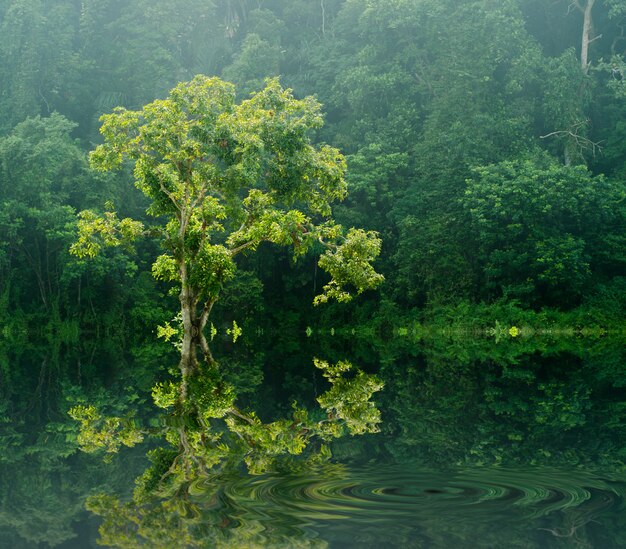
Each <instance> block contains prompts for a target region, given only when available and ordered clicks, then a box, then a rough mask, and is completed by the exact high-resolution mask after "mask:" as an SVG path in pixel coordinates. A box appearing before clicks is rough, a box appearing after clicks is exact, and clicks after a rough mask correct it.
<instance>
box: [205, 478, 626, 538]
mask: <svg viewBox="0 0 626 549" xmlns="http://www.w3.org/2000/svg"><path fill="white" fill-rule="evenodd" d="M199 491H200V490H199ZM625 493H626V477H624V478H608V477H603V476H602V475H599V474H594V473H588V472H582V471H561V470H556V469H526V470H519V469H516V470H513V469H503V468H481V469H466V470H464V469H458V470H448V471H432V470H420V469H419V468H417V467H407V466H401V467H400V466H395V467H371V468H365V469H363V468H360V469H358V470H357V469H350V468H346V467H342V466H330V467H326V468H320V469H318V470H316V471H315V472H313V473H311V472H309V473H307V474H298V475H295V474H290V475H279V474H271V475H264V476H260V477H247V478H241V479H238V480H233V482H232V483H229V484H228V485H227V486H225V487H224V488H223V490H222V491H221V496H220V500H221V503H222V504H223V505H224V507H225V508H228V514H229V516H230V517H231V520H232V524H233V526H234V527H236V528H241V529H247V530H250V529H252V530H255V531H256V533H257V534H261V535H262V536H265V540H266V543H267V544H268V545H270V546H271V545H273V544H276V546H278V545H281V544H280V543H278V542H277V541H276V540H277V539H281V540H282V542H283V543H285V544H286V545H290V543H292V544H295V540H296V539H298V540H300V542H304V541H305V540H308V541H309V542H313V541H315V542H321V541H322V540H324V541H325V542H328V543H329V544H330V545H331V546H333V547H334V546H336V547H353V546H354V547H357V546H362V547H370V546H371V547H376V546H383V545H386V546H392V547H396V546H397V547H405V546H407V547H408V546H410V547H446V546H455V547H465V546H468V547H469V546H477V547H482V546H484V547H497V546H500V544H502V543H505V540H504V538H502V539H500V538H499V537H498V536H500V534H502V535H503V536H504V537H505V538H506V536H508V535H512V536H513V537H514V538H515V539H517V540H525V543H527V544H528V546H529V547H533V546H535V545H533V540H535V541H536V542H537V547H543V546H544V543H543V542H541V541H540V540H541V539H544V538H553V539H554V538H559V537H564V538H566V537H568V536H569V537H570V538H572V539H574V537H573V536H575V537H576V539H579V537H580V536H581V535H582V533H583V532H585V529H586V528H587V527H588V526H589V525H592V524H593V525H597V524H598V523H599V522H601V521H602V520H605V519H606V520H612V519H613V518H614V517H615V516H617V514H618V512H620V513H622V512H623V511H622V510H621V509H620V507H621V506H622V496H623V495H624V494H625ZM507 532H508V534H507ZM494 536H495V538H494ZM286 540H291V541H290V542H289V541H286ZM510 541H511V540H509V542H510ZM545 541H546V540H545V539H544V542H545ZM507 543H508V542H507ZM490 544H491V545H490ZM294 546H295V545H294ZM591 546H592V547H593V546H594V545H591Z"/></svg>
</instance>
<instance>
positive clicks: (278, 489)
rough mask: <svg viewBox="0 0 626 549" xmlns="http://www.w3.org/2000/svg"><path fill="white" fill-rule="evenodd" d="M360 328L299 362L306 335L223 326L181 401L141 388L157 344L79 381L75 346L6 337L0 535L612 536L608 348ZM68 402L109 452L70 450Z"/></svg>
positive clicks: (621, 436) (248, 538)
mask: <svg viewBox="0 0 626 549" xmlns="http://www.w3.org/2000/svg"><path fill="white" fill-rule="evenodd" d="M335 340H336V337H335ZM357 343H358V342H357ZM368 343H369V342H368ZM371 343H373V344H370V345H365V344H364V343H363V344H362V345H361V347H358V346H357V347H355V348H352V349H350V348H349V347H348V346H347V345H342V346H341V347H342V348H340V349H337V348H334V349H333V348H331V345H330V344H329V343H328V342H323V345H326V346H327V349H325V354H327V356H331V357H334V361H335V363H334V364H330V363H326V362H321V361H318V362H317V365H316V366H317V367H313V365H311V361H310V358H309V357H305V358H303V354H306V352H307V345H308V346H309V347H308V352H309V353H310V354H313V353H318V352H319V351H320V347H322V346H323V345H319V344H318V342H315V341H312V340H311V339H309V340H308V341H307V342H305V343H304V344H303V345H301V346H300V349H299V350H297V351H296V349H297V348H298V346H296V345H294V346H292V348H293V349H294V351H293V353H291V354H290V352H288V351H285V348H284V347H282V348H280V347H279V346H278V345H272V344H271V342H269V345H268V346H267V347H266V348H265V349H264V351H263V353H258V352H256V351H255V350H250V349H247V348H246V347H245V342H244V343H242V342H238V344H237V345H238V348H237V349H236V350H235V353H234V354H231V355H229V356H228V357H227V358H225V359H224V360H223V361H221V363H220V365H219V366H217V365H210V366H209V365H203V366H202V368H201V369H200V374H201V377H199V378H198V379H192V380H190V383H189V399H188V400H187V402H186V404H185V405H183V404H182V403H181V402H180V401H179V400H178V398H177V395H178V394H179V393H178V388H177V385H176V382H175V381H172V382H171V383H170V382H162V383H161V384H159V385H157V387H156V389H155V390H154V391H152V390H151V387H154V379H153V378H154V373H153V364H154V363H155V354H154V350H152V351H150V352H148V351H141V352H138V351H136V352H135V353H134V354H135V356H136V357H141V356H146V357H147V358H145V365H143V364H142V363H141V362H138V361H137V359H134V361H133V362H132V363H131V364H132V366H129V365H128V359H127V358H123V357H122V356H121V355H120V354H119V352H118V354H117V355H115V354H111V353H109V354H108V358H106V359H105V358H103V359H102V363H101V364H93V365H89V364H87V362H86V361H84V360H83V361H82V363H81V370H82V375H83V379H90V380H91V382H90V384H89V385H87V384H85V383H84V382H83V383H82V384H81V383H80V382H79V381H78V376H77V374H76V372H77V366H76V365H77V361H78V360H77V357H76V356H69V357H67V358H64V359H61V358H59V356H54V357H53V356H49V357H46V356H45V355H44V354H42V353H43V351H42V352H33V353H31V354H32V356H31V357H30V358H31V365H30V366H25V365H24V362H23V360H24V359H23V358H22V362H21V364H20V367H19V368H18V367H17V359H16V358H15V357H13V356H12V355H10V354H7V355H6V356H7V361H9V362H11V364H12V365H13V367H12V368H10V369H7V368H3V370H2V371H3V374H2V375H3V378H2V381H3V383H2V384H0V391H2V396H3V397H4V399H3V402H2V412H1V414H0V416H2V424H1V425H0V443H1V444H2V453H1V454H0V493H1V494H2V499H0V547H4V546H6V547H11V548H13V547H16V548H21V547H24V548H27V549H29V548H31V547H33V548H35V547H47V546H56V545H58V544H63V545H61V547H62V548H63V549H70V548H71V549H79V548H80V549H84V548H88V547H95V540H96V538H98V537H99V539H100V542H102V543H104V544H105V545H108V546H118V547H139V546H147V547H163V548H170V547H184V546H187V547H326V546H328V547H337V548H344V547H380V546H390V547H420V548H421V547H433V548H448V547H455V548H456V547H460V548H464V547H468V548H469V547H484V548H491V547H528V548H537V549H539V548H544V547H547V548H552V547H554V548H560V547H581V548H582V547H593V548H601V549H605V548H607V549H610V548H614V547H623V546H626V530H625V529H624V528H623V524H624V521H623V516H624V511H625V510H626V509H624V507H625V504H624V497H625V496H626V475H625V474H624V466H623V462H624V456H625V455H626V454H624V450H623V448H624V441H625V440H626V425H624V421H623V410H624V408H625V404H624V402H626V393H624V387H625V386H626V383H625V380H626V377H625V376H624V373H623V367H622V368H620V367H619V365H623V363H624V359H625V357H624V352H625V351H624V347H623V345H621V344H618V345H614V346H611V345H609V343H607V342H606V341H604V342H603V346H604V348H603V350H598V349H597V348H596V347H594V346H592V345H588V344H586V343H585V341H582V342H579V343H580V344H578V343H577V345H578V346H577V347H573V346H572V347H568V348H564V347H563V345H560V346H559V347H558V348H556V349H555V348H544V349H540V350H537V349H536V348H530V347H529V342H521V343H522V345H520V342H518V341H515V342H510V344H509V347H508V348H505V347H503V345H506V343H504V344H503V343H499V344H498V345H499V346H498V348H497V349H495V352H494V353H493V356H491V357H490V356H489V355H488V353H487V352H486V350H485V349H484V348H480V349H479V348H478V347H477V346H476V345H477V344H476V343H475V342H474V343H473V345H475V346H476V347H475V348H474V347H472V345H469V344H468V345H467V346H466V347H465V353H461V352H460V351H459V352H457V351H458V349H457V351H453V350H450V346H446V345H444V344H443V342H437V344H436V345H431V346H426V345H423V346H422V347H418V346H416V345H414V344H413V343H412V342H407V341H406V340H404V341H403V342H400V343H401V344H399V343H398V342H397V341H396V342H391V343H392V344H391V345H390V344H387V345H384V346H383V345H382V344H380V342H371ZM618 343H619V342H618ZM393 344H395V346H394V345H393ZM515 345H517V347H515ZM452 347H454V346H452ZM374 350H375V351H376V352H375V353H374V352H373V351H374ZM326 351H328V352H327V353H326ZM540 351H541V352H540ZM250 353H252V354H250ZM350 353H352V355H350ZM368 353H369V355H368ZM242 354H244V355H245V356H240V355H242ZM89 355H90V356H91V355H92V351H91V350H90V351H89ZM93 355H94V356H100V355H102V356H106V353H102V352H100V351H99V352H96V353H93ZM347 355H348V356H350V358H351V359H353V360H354V361H355V362H357V360H355V359H354V356H355V355H356V356H358V357H359V358H358V362H359V364H360V365H361V366H362V367H363V368H364V369H365V370H366V371H368V372H371V371H377V374H376V376H372V375H371V374H367V373H359V372H354V371H353V370H352V369H350V368H349V363H347V362H341V361H337V358H338V357H339V356H347ZM455 355H456V357H455ZM261 356H262V357H263V361H262V362H260V359H259V357H261ZM309 356H310V355H309ZM255 360H256V362H255V363H254V367H253V368H247V367H246V364H251V363H253V362H254V361H255ZM160 362H162V363H168V362H170V363H171V361H170V360H168V359H165V358H164V359H163V360H161V361H160ZM307 364H308V367H307ZM42 365H44V366H42ZM107 365H108V369H107V367H105V366H107ZM9 371H10V375H7V373H6V372H9ZM16 372H20V373H19V374H17V373H16ZM42 372H44V375H43V377H42ZM87 372H89V374H87ZM98 372H101V374H100V375H101V376H102V378H101V379H98ZM149 372H152V374H151V376H150V375H148V373H149ZM157 375H158V377H160V378H161V379H163V378H164V377H166V376H165V372H164V371H161V372H159V373H158V374H157ZM383 382H384V384H385V390H384V391H380V392H378V393H376V392H375V391H376V390H378V389H379V388H380V386H381V385H382V383H383ZM151 393H153V394H151ZM33 395H39V396H38V397H37V398H34V396H33ZM373 395H375V397H376V404H377V407H376V408H374V407H373V405H372V403H371V397H372V396H373ZM316 400H317V402H316ZM154 401H156V402H157V404H158V405H159V406H160V407H161V413H162V417H160V418H158V417H155V413H154V411H155V408H154ZM294 401H297V402H298V403H300V404H299V405H297V406H296V407H294V406H293V402H294ZM70 406H73V407H74V412H73V413H74V415H75V416H76V417H79V418H80V419H81V420H82V421H83V422H84V424H83V432H82V434H81V437H80V442H81V443H82V445H83V446H84V447H86V448H91V449H93V450H99V451H100V452H103V453H104V455H108V456H110V457H111V458H112V461H111V463H109V464H102V462H101V458H100V457H97V456H95V455H89V454H85V453H82V452H81V453H76V447H77V437H78V432H77V423H76V422H75V421H68V420H67V419H66V418H67V415H66V412H67V409H68V408H69V407H70ZM157 410H158V409H157ZM253 410H254V413H253ZM378 410H380V411H381V416H382V417H379V415H378ZM368 418H369V419H368ZM380 419H382V422H379V421H380ZM378 428H380V430H381V432H380V433H376V434H367V432H368V431H373V430H377V429H378ZM353 433H355V434H356V433H362V434H361V435H360V436H350V435H351V434H353ZM140 438H143V440H144V443H143V444H142V445H137V446H136V447H135V448H134V449H131V450H129V449H128V448H125V447H124V446H123V443H124V442H127V443H128V444H135V443H136V442H137V441H138V440H139V439H140ZM146 447H147V448H146ZM146 449H148V455H149V459H150V462H149V464H148V466H146V464H145V462H142V461H140V458H141V456H143V455H145V453H146ZM331 450H332V459H331V458H330V452H331ZM142 471H143V473H142ZM137 477H138V478H137ZM134 478H137V481H136V484H135V489H134V492H133V494H132V496H131V494H130V493H129V486H132V485H133V479H134ZM89 494H91V495H90V496H89V497H87V496H88V495H89ZM85 501H87V507H88V509H89V510H90V511H91V513H93V514H92V519H90V520H93V517H95V518H98V520H101V521H102V522H101V525H100V534H99V535H98V534H97V533H96V532H95V526H94V529H93V531H92V532H91V534H90V533H89V532H88V527H86V526H85V525H89V524H92V523H90V522H89V520H87V521H85V519H84V517H83V516H81V509H84V504H85ZM77 520H80V521H81V524H80V525H79V526H75V525H74V524H73V522H75V521H77ZM77 529H80V530H81V531H82V532H83V533H82V534H81V536H82V537H80V538H79V539H78V540H76V542H75V543H74V544H72V543H71V542H70V541H68V540H69V539H70V538H71V536H73V535H75V532H76V531H77Z"/></svg>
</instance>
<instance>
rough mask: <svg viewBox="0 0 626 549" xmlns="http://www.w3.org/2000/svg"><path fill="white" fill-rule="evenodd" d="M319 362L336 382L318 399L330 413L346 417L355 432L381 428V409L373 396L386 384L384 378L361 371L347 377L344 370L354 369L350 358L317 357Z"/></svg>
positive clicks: (334, 415)
mask: <svg viewBox="0 0 626 549" xmlns="http://www.w3.org/2000/svg"><path fill="white" fill-rule="evenodd" d="M315 366H316V367H317V368H319V369H320V370H322V373H323V375H324V377H326V378H327V379H328V380H329V381H330V382H331V383H332V387H331V389H329V390H328V391H327V392H326V393H324V394H323V395H322V396H320V397H319V398H318V399H317V401H318V402H319V403H320V406H321V407H322V408H323V409H324V410H326V412H327V413H328V414H329V416H330V417H336V418H338V419H341V420H343V421H344V422H345V426H346V428H347V430H348V432H349V433H350V434H351V435H361V434H363V433H375V432H377V431H378V424H379V423H380V422H381V419H380V410H378V408H377V407H376V405H375V404H374V403H373V402H372V401H371V400H370V399H371V397H372V395H373V394H374V393H375V392H377V391H380V390H381V389H382V388H383V385H384V384H383V382H382V381H381V380H380V379H379V378H378V377H376V376H374V375H369V374H365V373H364V372H360V371H359V372H357V373H356V375H355V376H354V377H352V378H348V377H346V376H345V375H344V374H345V373H347V372H349V371H350V370H351V369H352V365H351V364H350V363H348V362H338V363H337V364H335V365H330V364H329V363H328V362H325V361H323V360H315Z"/></svg>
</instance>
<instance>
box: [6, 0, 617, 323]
mask: <svg viewBox="0 0 626 549" xmlns="http://www.w3.org/2000/svg"><path fill="white" fill-rule="evenodd" d="M625 17H626V3H624V2H621V1H619V0H603V1H595V2H594V0H585V1H582V0H577V1H575V2H570V1H569V0H561V1H557V2H550V3H545V2H542V1H537V0H506V1H497V2H496V1H493V2H490V1H487V2H476V1H469V0H468V1H465V0H449V1H448V0H444V1H439V0H438V1H430V0H396V1H394V2H379V1H375V0H348V1H339V0H321V1H320V2H312V1H305V0H300V1H298V0H295V1H289V2H286V1H279V0H276V1H272V0H265V1H261V0H259V1H252V0H238V1H236V0H219V1H217V2H215V3H214V4H212V3H209V2H199V1H194V0H177V1H175V2H171V1H170V2H167V3H165V2H161V1H158V0H157V1H154V0H151V1H150V2H148V1H145V2H144V1H143V0H140V1H137V2H132V3H128V2H124V1H121V0H105V1H98V2H95V1H93V2H92V1H85V2H75V1H70V0H68V1H60V2H53V3H52V2H44V1H36V0H19V1H17V0H16V1H10V0H3V1H2V2H1V3H0V29H1V32H0V52H1V55H0V90H1V91H0V158H1V162H0V197H1V200H0V207H1V210H0V273H1V276H0V311H1V315H0V317H2V318H3V319H5V320H3V323H4V324H5V329H9V328H7V327H6V326H7V325H9V324H10V325H13V326H17V325H19V324H20V323H28V324H29V325H30V326H31V329H33V327H35V326H41V325H44V324H46V323H49V322H50V321H54V322H58V321H69V320H72V321H76V322H80V323H81V324H82V325H85V326H92V327H93V326H96V325H98V326H101V327H102V326H107V325H108V326H120V325H121V324H120V323H121V322H122V321H123V325H124V326H126V327H132V329H144V328H147V327H149V328H150V329H153V327H154V324H155V321H156V320H162V319H163V318H164V316H165V317H167V314H168V313H167V312H166V311H167V310H168V309H170V310H171V307H169V306H168V305H167V302H166V300H167V299H168V298H167V296H166V295H165V294H166V292H167V287H166V286H162V285H160V284H159V283H158V282H157V281H155V280H153V279H152V277H151V276H150V274H149V270H150V268H149V265H150V262H151V261H152V260H153V259H154V257H155V256H156V255H158V253H160V252H159V246H158V243H157V242H156V241H153V242H150V240H148V241H145V242H142V243H141V244H140V245H139V246H138V247H137V249H136V253H135V254H129V253H127V251H125V250H119V249H115V250H108V251H107V252H106V253H105V254H102V255H101V256H100V257H98V258H97V259H96V260H94V261H85V260H84V259H80V258H76V257H72V256H71V255H70V254H69V253H68V249H69V247H70V245H71V244H72V243H73V242H74V241H75V240H76V238H77V236H76V235H77V229H76V227H77V222H78V220H77V216H76V214H77V212H78V211H80V210H83V209H86V208H92V209H96V210H98V211H103V209H104V208H105V203H106V202H107V201H112V202H113V204H114V207H116V208H117V209H118V211H119V212H120V215H122V216H130V217H133V218H135V219H138V220H141V221H144V222H145V221H146V215H145V207H146V201H145V198H144V197H143V196H142V195H141V193H140V192H139V191H138V190H137V189H135V188H134V186H133V184H132V173H131V172H130V170H128V169H127V170H126V171H124V170H122V171H121V172H118V173H114V174H102V173H96V172H94V171H92V170H90V169H89V165H88V161H87V153H88V151H89V150H91V149H93V148H94V147H95V146H96V145H97V144H98V143H100V142H101V137H100V136H99V132H98V130H99V127H100V122H99V117H100V116H101V115H102V114H105V113H108V112H111V111H112V110H113V108H115V107H117V106H122V107H126V108H128V109H139V108H141V107H142V106H143V105H144V104H146V103H148V102H150V101H153V100H154V99H156V98H162V97H165V96H166V95H167V93H168V91H169V90H170V89H171V88H173V87H174V86H175V85H176V84H177V83H178V82H181V81H189V80H191V79H192V78H193V76H194V75H196V74H205V75H209V76H211V75H218V76H220V77H221V78H222V79H223V80H226V81H230V82H233V83H235V84H236V89H237V94H238V100H241V99H245V98H247V97H249V95H250V93H252V92H257V91H259V90H261V89H262V88H263V87H264V85H265V79H266V78H267V77H272V76H279V77H280V82H281V85H282V86H284V87H287V88H291V89H293V94H294V96H295V97H305V96H308V95H315V96H316V97H317V99H318V100H319V101H320V102H321V104H322V109H323V112H324V117H325V123H324V126H323V128H321V129H317V130H312V131H314V134H313V137H314V140H315V142H317V143H320V144H321V143H328V144H329V145H331V146H333V147H336V148H338V149H339V150H340V151H342V153H343V154H345V155H346V158H347V181H348V191H349V195H348V198H347V199H346V200H345V201H344V202H343V203H341V204H340V205H335V206H334V212H335V217H336V218H337V220H338V221H339V222H341V223H342V224H344V225H345V226H347V227H350V226H356V227H362V228H363V229H366V230H374V231H377V232H378V233H379V234H380V237H381V239H382V243H383V244H382V252H381V256H380V258H379V259H378V260H377V262H376V269H377V271H378V272H380V273H381V274H383V275H384V276H385V279H386V282H385V284H384V285H383V286H382V287H381V289H380V291H379V292H376V293H366V294H364V297H363V298H362V299H360V300H359V303H358V305H355V307H357V308H360V309H361V310H362V311H361V313H360V314H362V315H364V316H365V317H368V316H369V315H371V312H372V311H373V310H377V309H380V307H381V306H382V307H383V308H384V309H385V310H394V311H397V310H398V309H399V310H402V311H409V310H422V309H424V308H430V309H432V308H436V307H438V306H441V305H445V304H448V303H452V302H458V301H459V300H464V301H469V302H473V303H480V302H484V303H493V302H496V301H498V300H505V301H511V302H515V303H517V304H519V306H520V307H522V308H531V309H535V310H537V309H541V308H544V307H550V308H558V309H562V310H567V309H572V308H575V307H578V306H580V305H585V304H588V303H594V304H596V305H598V304H602V303H604V304H606V305H609V306H611V307H612V308H615V307H616V306H617V305H618V304H619V301H620V300H621V302H622V303H623V300H624V297H623V296H624V294H625V292H624V290H625V289H626V282H625V279H624V275H625V261H626V258H625V256H624V250H625V249H626V247H625V242H624V239H625V235H626V232H625V230H624V229H625V228H626V217H625V216H626V202H625V201H624V182H623V181H624V180H623V178H624V177H625V176H626V170H625V161H626V153H625V152H624V149H623V145H622V143H623V138H624V132H625V131H626V130H625V128H626V87H625V86H626V82H625V81H624V78H626V72H625V71H626V65H625V64H624V62H623V60H622V59H623V58H622V56H621V55H622V54H623V53H624V50H625V49H626V37H624V23H625V21H626V20H625V19H624V18H625ZM324 276H325V275H324V274H323V273H321V272H320V273H318V271H317V265H316V259H315V258H314V257H313V256H309V255H305V256H304V257H302V258H301V259H300V260H299V261H297V262H295V263H294V261H293V260H292V258H291V256H290V254H288V253H286V252H283V251H281V250H280V249H277V248H275V247H272V246H268V245H263V246H261V248H260V249H259V250H258V253H257V254H255V255H253V256H248V257H242V258H241V260H240V261H239V264H238V272H237V276H236V278H235V280H234V281H233V282H232V283H231V284H232V287H234V288H235V290H234V291H233V292H231V293H229V292H226V294H225V295H224V296H223V303H225V304H226V306H224V307H223V311H224V312H223V313H222V314H226V315H228V311H232V310H233V309H238V310H239V311H240V313H239V314H240V318H244V317H246V316H253V315H255V314H258V313H259V310H260V309H261V308H263V304H265V307H266V314H270V315H271V314H272V310H273V309H276V310H279V309H281V310H283V311H285V310H302V308H303V307H305V305H306V304H310V303H311V298H312V296H313V295H315V293H316V291H317V290H318V289H319V288H320V287H322V286H323V285H324V284H325V283H326V282H327V280H326V279H325V278H324ZM616 302H618V303H616ZM218 309H219V305H218ZM342 314H345V313H342ZM351 314H352V315H356V314H357V313H356V312H355V311H353V310H351ZM121 319H122V320H121Z"/></svg>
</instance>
